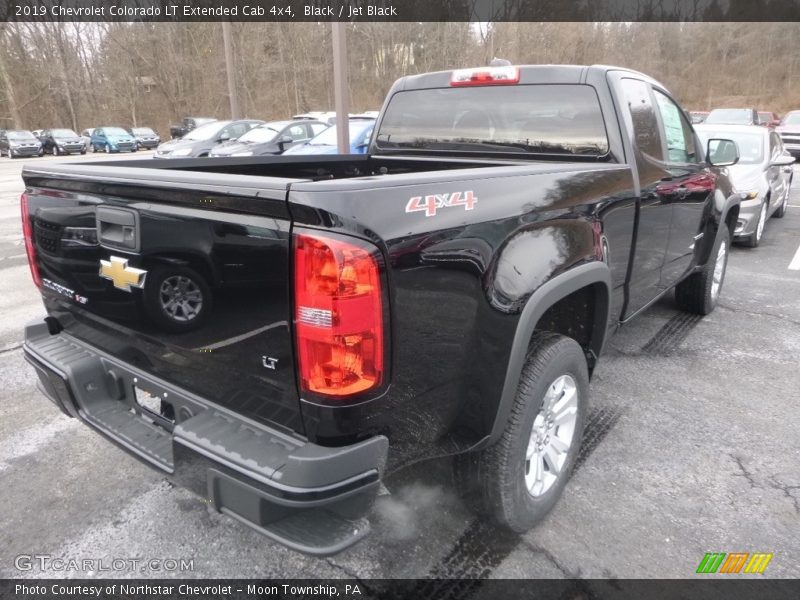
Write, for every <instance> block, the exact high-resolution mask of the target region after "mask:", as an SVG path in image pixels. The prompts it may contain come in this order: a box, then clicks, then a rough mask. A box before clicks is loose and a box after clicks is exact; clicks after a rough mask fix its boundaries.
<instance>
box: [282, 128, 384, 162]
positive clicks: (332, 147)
mask: <svg viewBox="0 0 800 600" xmlns="http://www.w3.org/2000/svg"><path fill="white" fill-rule="evenodd" d="M374 127H375V119H351V120H350V154H365V153H366V152H367V146H369V136H370V135H372V129H373V128H374ZM338 152H339V150H338V147H337V144H336V125H333V126H331V127H328V129H326V130H325V131H323V132H322V133H320V134H319V135H318V136H316V137H315V138H312V139H311V140H309V141H308V142H306V143H305V144H300V145H298V146H293V147H292V148H289V149H288V150H287V151H286V152H284V153H283V154H284V156H285V155H287V154H338Z"/></svg>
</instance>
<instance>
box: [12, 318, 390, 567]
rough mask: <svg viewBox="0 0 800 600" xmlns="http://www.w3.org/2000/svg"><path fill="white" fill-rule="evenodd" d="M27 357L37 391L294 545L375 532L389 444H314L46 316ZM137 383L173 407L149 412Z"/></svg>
mask: <svg viewBox="0 0 800 600" xmlns="http://www.w3.org/2000/svg"><path fill="white" fill-rule="evenodd" d="M23 348H24V351H25V358H26V360H27V361H28V362H29V363H30V364H31V365H32V366H33V367H34V369H35V370H36V373H37V375H38V377H39V384H38V387H39V389H40V390H41V391H42V392H43V393H44V394H45V396H47V397H48V398H49V399H50V400H51V401H52V402H53V403H54V404H56V406H58V407H59V409H60V410H61V411H62V412H64V413H65V414H67V415H69V416H72V417H76V418H79V419H81V420H82V421H83V422H85V423H86V424H88V425H89V426H91V427H92V428H94V429H95V430H97V431H98V432H99V433H101V434H102V435H103V436H105V437H106V438H107V439H109V440H110V441H112V442H114V443H115V444H116V445H118V446H119V447H121V448H122V449H124V450H126V451H127V452H128V453H130V454H132V455H134V456H136V457H137V458H139V459H141V460H143V461H145V462H146V463H148V464H149V465H150V466H152V467H154V468H156V469H158V470H160V471H162V472H163V473H165V474H166V475H168V476H169V477H171V478H172V479H173V480H174V481H175V482H176V483H177V484H179V485H182V486H184V487H187V488H189V489H191V490H192V491H194V492H196V493H197V494H199V495H201V496H203V497H205V498H207V500H208V502H209V504H211V505H212V506H213V507H214V508H215V509H216V510H218V511H219V512H222V513H225V514H227V515H230V516H232V517H234V518H235V519H237V520H239V521H241V522H243V523H245V524H247V525H248V526H250V527H252V528H254V529H256V530H258V531H260V532H261V533H263V534H264V535H267V536H268V537H270V538H272V539H274V540H276V541H277V542H279V543H281V544H284V545H286V546H288V547H290V548H292V549H294V550H297V551H300V552H305V553H308V554H316V555H330V554H335V553H336V552H339V551H341V550H344V549H345V548H347V547H348V546H350V545H352V544H354V543H355V542H357V541H358V540H360V539H361V538H362V537H364V536H365V535H366V534H367V533H368V532H369V522H368V520H367V519H366V514H367V512H368V511H369V509H370V507H371V505H372V502H373V501H374V498H375V496H376V495H377V492H378V488H379V486H380V476H381V473H382V471H383V469H384V466H385V464H386V455H387V452H388V441H387V439H386V438H385V437H383V436H376V437H373V438H370V439H367V440H365V441H362V442H359V443H358V444H354V445H351V446H345V447H339V448H327V447H322V446H318V445H315V444H311V443H309V442H307V441H305V440H303V439H300V438H298V437H295V436H292V435H288V434H286V433H285V432H282V431H279V430H277V429H272V428H270V427H266V426H264V425H262V424H259V423H255V422H253V421H250V420H248V419H245V418H243V417H241V416H239V415H236V414H235V413H232V412H230V411H226V410H224V409H222V408H220V407H218V406H215V405H212V404H211V403H209V402H207V401H205V400H203V399H202V398H199V397H197V396H194V395H193V394H190V393H188V392H186V391H184V390H181V389H178V388H175V387H174V386H172V385H170V384H169V383H168V382H165V381H162V380H159V379H158V378H155V377H153V376H151V375H148V374H146V373H144V372H142V371H140V370H138V369H136V368H134V367H132V366H130V365H128V364H123V363H120V362H119V361H117V360H116V359H113V358H111V357H110V356H108V355H106V354H105V353H103V352H102V351H100V350H98V349H95V348H92V347H91V346H89V345H88V344H86V343H84V342H82V341H80V340H78V339H76V338H74V337H72V336H70V335H68V334H66V333H64V332H61V333H57V334H55V335H51V334H50V333H49V331H48V326H47V324H46V323H45V322H42V321H39V322H35V323H31V324H29V325H28V326H27V327H26V328H25V343H24V346H23ZM134 386H135V387H136V388H138V389H142V390H146V391H147V392H149V393H150V394H151V395H152V396H153V397H157V398H161V399H162V402H168V403H169V404H170V406H171V407H172V411H173V412H172V414H173V415H174V419H167V418H165V417H164V416H162V415H161V414H158V413H156V412H150V411H149V410H148V409H147V408H144V407H142V406H141V405H140V404H139V403H138V402H137V401H136V399H135V392H134Z"/></svg>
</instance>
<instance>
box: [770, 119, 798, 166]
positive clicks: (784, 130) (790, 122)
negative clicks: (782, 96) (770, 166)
mask: <svg viewBox="0 0 800 600" xmlns="http://www.w3.org/2000/svg"><path fill="white" fill-rule="evenodd" d="M775 131H777V132H778V135H780V136H781V139H782V140H783V145H784V147H785V148H786V150H788V151H789V153H790V154H791V155H792V156H794V157H800V110H793V111H791V112H788V113H786V114H785V115H783V119H781V122H780V123H779V124H778V126H777V127H775Z"/></svg>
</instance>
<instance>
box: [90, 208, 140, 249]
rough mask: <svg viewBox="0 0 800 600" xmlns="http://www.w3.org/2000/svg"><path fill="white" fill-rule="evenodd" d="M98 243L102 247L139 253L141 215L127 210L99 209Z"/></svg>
mask: <svg viewBox="0 0 800 600" xmlns="http://www.w3.org/2000/svg"><path fill="white" fill-rule="evenodd" d="M97 241H98V242H100V245H101V246H106V247H109V248H114V249H118V250H127V251H128V252H138V251H139V248H140V237H139V213H138V212H136V211H133V210H128V209H125V208H110V207H107V206H100V207H98V208H97Z"/></svg>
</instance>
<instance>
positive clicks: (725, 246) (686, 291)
mask: <svg viewBox="0 0 800 600" xmlns="http://www.w3.org/2000/svg"><path fill="white" fill-rule="evenodd" d="M730 245H731V234H730V231H728V228H727V227H726V226H725V224H724V223H723V224H722V226H721V227H720V229H719V231H718V232H717V239H716V240H715V242H714V247H713V248H712V249H711V254H710V255H709V257H708V260H707V261H706V264H705V265H704V266H703V269H702V270H701V271H699V272H698V273H693V274H692V275H689V277H687V278H686V279H684V280H683V281H681V282H680V283H679V284H678V285H677V286H676V287H675V301H676V302H677V304H678V306H679V307H680V308H681V309H683V310H685V311H687V312H691V313H695V314H698V315H707V314H709V313H710V312H711V311H713V310H714V309H715V308H716V306H717V301H718V300H719V294H720V292H721V291H722V283H723V281H724V280H725V270H726V269H727V267H728V253H729V251H730Z"/></svg>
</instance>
